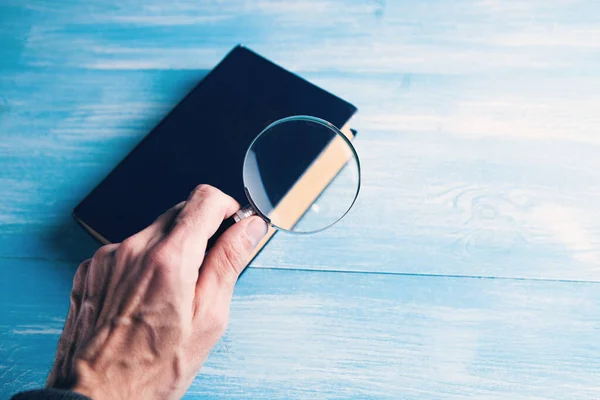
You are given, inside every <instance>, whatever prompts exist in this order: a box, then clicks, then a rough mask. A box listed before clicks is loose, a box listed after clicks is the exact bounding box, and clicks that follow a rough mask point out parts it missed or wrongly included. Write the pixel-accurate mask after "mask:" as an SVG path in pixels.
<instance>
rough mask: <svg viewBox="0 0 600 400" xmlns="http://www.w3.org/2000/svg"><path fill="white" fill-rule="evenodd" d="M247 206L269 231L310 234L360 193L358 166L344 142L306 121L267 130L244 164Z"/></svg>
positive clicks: (333, 131)
mask: <svg viewBox="0 0 600 400" xmlns="http://www.w3.org/2000/svg"><path fill="white" fill-rule="evenodd" d="M243 179H244V186H245V189H246V195H247V197H248V200H249V202H250V205H251V206H252V208H254V210H255V211H256V212H257V214H259V215H260V216H261V217H263V218H264V219H265V220H267V221H268V222H269V223H270V224H271V225H272V226H273V227H275V228H277V229H279V230H285V231H288V232H292V233H314V232H318V231H321V230H323V229H326V228H328V227H330V226H331V225H333V224H335V223H336V222H337V221H339V220H340V219H341V218H342V217H343V216H344V215H346V213H347V212H348V211H349V210H350V208H351V207H352V206H353V204H354V202H355V200H356V197H357V196H358V192H359V190H360V163H359V160H358V155H357V154H356V151H355V150H354V147H353V146H352V143H351V142H350V140H349V139H348V137H347V136H346V135H345V134H344V133H342V132H341V131H339V130H338V129H337V128H336V127H335V126H333V125H332V124H330V123H329V122H327V121H324V120H322V119H319V118H315V117H309V116H296V117H289V118H284V119H282V120H279V121H276V122H274V123H273V124H271V125H269V126H268V127H267V128H266V129H265V130H264V131H262V132H261V133H260V135H258V137H257V138H256V139H255V140H254V141H253V142H252V144H251V145H250V147H249V149H248V151H247V153H246V157H245V159H244V170H243Z"/></svg>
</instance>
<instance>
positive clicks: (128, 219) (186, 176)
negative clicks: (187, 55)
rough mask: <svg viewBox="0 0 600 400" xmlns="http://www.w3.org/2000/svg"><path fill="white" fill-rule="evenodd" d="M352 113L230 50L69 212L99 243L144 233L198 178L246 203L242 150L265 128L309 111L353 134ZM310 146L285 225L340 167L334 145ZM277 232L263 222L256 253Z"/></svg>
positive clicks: (252, 56) (262, 61)
mask: <svg viewBox="0 0 600 400" xmlns="http://www.w3.org/2000/svg"><path fill="white" fill-rule="evenodd" d="M356 111H357V109H356V107H355V106H354V105H352V104H350V103H349V102H347V101H345V100H343V99H341V98H339V97H337V96H335V95H333V94H331V93H329V92H327V91H326V90H324V89H321V88H319V87H317V86H315V85H313V84H311V83H310V82H308V81H306V80H304V79H302V78H300V77H299V76H297V75H295V74H293V73H291V72H289V71H287V70H285V69H284V68H282V67H280V66H278V65H276V64H274V63H273V62H271V61H269V60H267V59H266V58H264V57H262V56H260V55H258V54H257V53H255V52H253V51H252V50H250V49H248V48H246V47H244V46H241V45H240V46H236V47H234V48H233V49H232V50H231V51H230V52H229V53H228V54H227V55H226V56H225V58H224V59H223V60H221V62H219V64H218V65H217V66H216V67H215V68H214V69H213V70H212V71H211V72H209V74H208V75H207V76H206V77H204V79H202V80H201V81H200V82H199V83H198V84H197V85H196V87H194V88H193V89H192V90H191V91H190V93H189V94H188V95H187V96H186V97H185V98H184V99H183V100H182V101H181V102H180V103H179V104H177V105H176V106H175V107H174V108H173V110H171V111H170V112H169V113H168V114H167V116H166V117H165V118H164V119H163V120H162V121H161V122H160V123H158V125H157V126H156V127H154V128H153V129H152V131H151V132H150V133H149V134H148V135H147V136H146V137H145V138H144V139H143V140H142V141H141V142H140V143H139V144H138V145H137V146H136V147H135V148H134V149H133V150H132V151H131V152H130V153H129V154H128V155H127V156H126V157H125V158H124V159H123V160H122V161H121V162H120V163H119V164H118V165H117V166H116V167H115V168H114V169H113V170H112V171H111V172H110V173H109V174H108V176H106V178H104V180H102V182H100V184H98V185H97V186H96V187H95V188H94V189H93V190H92V192H91V193H90V194H89V195H88V196H86V197H85V198H84V199H83V200H82V201H81V203H79V204H78V205H77V206H76V207H75V209H74V210H73V216H74V218H75V219H76V220H77V222H78V223H79V224H80V225H81V226H82V227H83V228H84V229H85V230H87V231H88V232H89V233H90V234H91V235H92V236H93V237H95V238H96V239H97V240H99V241H100V242H101V243H104V244H106V243H119V242H121V241H123V240H124V239H125V238H127V237H129V236H131V235H133V234H135V233H137V232H139V231H140V230H142V229H144V228H145V227H146V226H148V225H149V224H151V223H152V222H153V221H154V220H155V219H156V217H158V216H159V215H160V214H162V213H164V212H165V211H166V210H167V209H169V208H170V207H172V206H173V205H175V204H177V203H179V202H181V201H182V200H185V199H186V198H187V196H188V195H189V193H190V192H191V191H192V189H193V188H194V187H195V186H197V185H198V184H201V183H204V184H209V185H212V186H215V187H217V188H219V189H220V190H222V191H223V192H225V193H227V194H228V195H230V196H231V197H233V198H234V199H235V200H237V201H238V202H239V203H240V204H241V205H242V206H245V205H246V204H247V203H248V201H247V199H246V195H245V191H244V184H243V180H242V168H243V161H244V156H245V154H246V150H247V148H248V146H249V145H250V143H251V142H252V140H253V139H254V138H255V137H256V136H257V135H258V134H259V133H260V132H261V131H262V130H263V129H264V128H265V127H267V126H268V125H269V124H270V123H272V122H274V121H276V120H278V119H281V118H284V117H288V116H292V115H311V116H315V117H319V118H322V119H324V120H327V121H329V122H331V123H332V124H333V125H335V126H336V127H338V128H340V129H341V130H342V132H343V133H344V134H345V135H346V136H347V137H348V138H350V139H352V138H353V137H354V135H355V133H356V132H355V131H352V130H350V128H349V126H348V122H349V120H350V118H351V117H352V116H353V115H354V113H355V112H356ZM313 150H314V151H307V152H299V153H298V154H304V157H309V158H310V157H312V156H310V154H314V155H315V157H317V156H318V158H319V160H315V159H307V160H304V161H305V163H306V166H307V167H308V166H309V165H310V168H309V169H308V170H307V173H306V174H305V175H303V177H302V183H301V184H300V185H298V184H296V185H295V186H294V190H289V191H288V190H284V193H285V192H288V193H287V195H286V196H285V198H284V199H282V201H281V204H280V207H290V205H293V207H294V209H295V210H298V211H297V212H296V213H295V214H294V213H290V218H291V220H290V221H288V222H289V223H290V225H293V223H294V222H296V221H294V220H293V219H294V218H296V220H297V219H298V218H300V217H301V215H302V214H303V212H304V210H306V209H307V208H308V207H309V206H310V205H311V204H312V202H313V201H314V199H316V198H317V197H318V195H319V194H320V193H321V191H322V190H324V189H325V187H326V186H327V184H328V183H329V182H330V181H331V180H332V179H333V178H334V177H335V176H336V174H337V173H338V172H339V171H340V168H342V166H343V162H340V159H339V154H336V153H335V151H334V150H331V149H329V148H328V149H327V150H328V151H323V150H324V149H313ZM306 154H308V156H307V155H306ZM296 156H297V155H296ZM336 160H337V161H336ZM301 161H302V160H301ZM316 161H319V162H316ZM297 187H299V188H300V189H297ZM288 189H290V188H288ZM286 204H287V205H286ZM274 233H275V231H274V230H273V229H272V228H270V229H269V232H268V233H267V235H266V237H265V238H264V239H263V241H262V242H261V243H260V244H259V246H258V247H257V249H256V251H255V254H254V255H256V254H257V253H258V252H259V251H260V249H262V247H263V246H264V245H265V244H266V243H267V242H268V241H269V240H270V239H271V237H272V236H273V234H274ZM214 239H215V238H212V240H211V241H212V242H214ZM254 255H253V257H254Z"/></svg>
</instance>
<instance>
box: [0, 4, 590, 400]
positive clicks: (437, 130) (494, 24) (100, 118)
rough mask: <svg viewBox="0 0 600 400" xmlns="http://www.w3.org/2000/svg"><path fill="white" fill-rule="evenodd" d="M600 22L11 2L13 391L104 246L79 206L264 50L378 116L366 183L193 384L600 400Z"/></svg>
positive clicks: (2, 55)
mask: <svg viewBox="0 0 600 400" xmlns="http://www.w3.org/2000/svg"><path fill="white" fill-rule="evenodd" d="M599 27H600V5H598V4H597V2H594V1H591V0H582V1H578V2H567V1H537V0H535V1H527V2H522V1H502V2H499V1H498V2H497V1H484V0H467V1H463V2H455V1H449V0H443V1H433V2H426V3H424V2H408V1H387V2H386V1H332V2H321V1H303V2H275V1H260V2H244V1H230V2H194V1H191V0H181V1H170V2H159V1H156V0H150V1H146V2H139V3H138V2H133V1H119V2H117V1H114V0H112V1H93V0H92V1H86V2H82V1H76V0H64V1H59V2H51V1H47V0H31V1H16V0H5V1H3V2H2V3H1V4H0V299H1V304H0V310H1V313H0V339H1V340H0V397H2V398H4V397H6V396H7V395H8V394H9V393H11V392H14V391H15V390H18V389H19V388H29V387H35V386H39V385H41V384H43V382H44V378H45V375H46V373H47V371H48V369H49V366H50V363H51V360H52V356H53V352H54V348H55V345H56V341H57V339H58V335H59V333H60V329H61V327H62V322H63V320H64V317H65V313H66V310H67V303H68V291H69V287H70V282H71V279H72V275H73V272H74V270H75V268H76V266H77V264H78V262H79V261H81V260H82V259H84V258H87V257H89V256H90V255H91V254H93V251H94V249H95V248H96V247H97V244H96V243H95V242H94V241H93V240H91V239H90V238H88V237H87V236H86V234H85V233H84V232H82V231H81V229H80V228H79V227H77V226H76V225H75V224H74V222H73V221H72V220H71V218H70V211H71V209H72V207H73V206H74V205H75V204H76V203H77V202H78V201H79V200H80V199H81V198H82V197H83V196H84V195H85V194H86V193H87V192H88V191H89V190H90V189H91V188H92V187H93V186H94V185H95V184H97V183H98V181H99V180H100V179H101V178H102V177H103V176H104V175H105V174H106V173H107V172H108V171H109V170H110V169H111V168H112V167H113V166H114V165H115V164H116V163H117V162H118V161H119V160H120V159H121V158H122V157H123V156H124V155H125V154H127V153H128V151H129V150H130V149H131V148H132V147H133V146H134V145H135V144H136V143H137V142H138V141H139V140H140V139H141V138H142V137H143V136H144V135H145V134H146V133H147V132H148V131H149V129H151V127H152V126H153V125H154V124H156V123H157V122H158V121H159V120H160V119H161V117H162V116H163V115H164V114H165V113H166V112H167V111H168V110H169V109H170V108H171V107H172V106H173V105H174V104H175V103H176V102H177V101H178V100H179V99H181V97H182V96H183V95H184V94H185V93H186V92H187V90H189V88H191V87H192V86H193V85H194V84H195V82H197V81H198V80H199V79H200V78H201V77H202V76H203V75H204V74H205V73H206V71H207V70H209V69H210V68H212V67H213V66H214V65H215V63H216V62H218V60H219V59H221V58H222V57H223V56H224V54H225V53H226V52H227V51H228V50H229V49H230V48H231V47H232V46H233V45H235V44H237V43H244V44H246V45H248V46H249V47H251V48H253V49H254V50H256V51H258V52H259V53H261V54H264V55H265V56H267V57H269V58H271V59H273V60H274V61H276V62H277V63H279V64H281V65H282V66H284V67H286V68H288V69H291V70H293V71H295V72H297V73H299V74H300V75H302V76H304V77H306V78H308V79H309V80H311V81H313V82H315V83H316V84H319V85H321V86H323V87H325V88H326V89H328V90H331V91H333V92H334V93H336V94H338V95H340V96H342V97H344V98H347V99H348V100H350V101H352V102H353V103H355V104H356V105H357V106H358V107H359V114H358V115H357V117H356V118H355V119H353V122H352V125H353V127H355V128H357V129H358V130H359V132H360V133H359V137H358V139H357V141H356V145H357V149H358V151H359V152H360V155H361V157H362V164H363V166H364V170H363V173H364V182H365V185H364V190H363V192H362V193H361V197H360V199H359V203H358V204H357V206H356V208H355V209H354V210H353V211H352V212H351V213H350V215H349V216H348V217H347V218H346V219H345V220H344V221H343V222H342V223H340V224H339V225H338V226H336V227H334V228H332V229H331V230H329V231H326V232H323V233H321V234H319V235H317V236H307V237H293V236H286V235H278V236H277V237H276V238H275V239H274V240H273V241H272V242H271V243H270V244H269V246H268V248H267V249H266V250H265V251H264V252H263V253H262V254H261V256H260V257H259V258H258V259H257V260H256V261H255V263H254V264H253V266H252V267H253V269H252V270H251V271H249V272H248V273H247V274H246V275H245V276H244V278H243V280H242V281H241V283H240V286H239V287H238V289H237V291H236V294H235V300H234V306H233V310H232V321H231V325H230V329H229V330H228V333H227V334H226V336H225V338H224V339H223V340H222V341H221V342H220V344H219V345H218V347H217V348H216V349H215V351H214V352H213V354H212V355H211V357H210V358H209V360H208V362H207V364H206V366H205V368H204V370H203V373H202V374H201V375H200V376H199V377H198V379H197V380H196V381H195V383H194V385H193V386H192V388H191V390H190V393H189V396H190V397H194V396H197V397H201V398H315V397H316V398H409V399H413V398H414V399H430V398H431V399H438V398H462V397H464V396H472V397H476V398H492V399H494V398H497V399H505V398H510V399H521V398H523V399H524V398H534V399H556V398H569V399H597V398H599V397H600V392H599V387H600V385H599V384H598V375H599V372H600V371H599V369H600V367H599V365H600V361H599V360H600V348H599V347H598V337H599V336H600V321H599V307H600V298H599V295H598V283H596V282H598V281H600V211H598V202H599V200H600V134H599V132H598V129H599V128H598V127H599V126H600V113H599V112H598V110H599V109H600V95H599V93H600V28H599ZM327 271H333V272H327ZM473 277H487V278H485V279H478V278H473ZM574 281H580V282H574Z"/></svg>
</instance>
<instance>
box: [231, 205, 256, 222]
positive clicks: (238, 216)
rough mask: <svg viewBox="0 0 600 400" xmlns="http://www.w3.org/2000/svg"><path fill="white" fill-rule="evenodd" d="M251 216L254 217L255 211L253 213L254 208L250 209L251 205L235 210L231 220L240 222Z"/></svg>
mask: <svg viewBox="0 0 600 400" xmlns="http://www.w3.org/2000/svg"><path fill="white" fill-rule="evenodd" d="M253 215H256V211H254V208H252V206H251V205H247V206H246V207H244V208H240V209H239V210H237V211H236V213H235V214H233V216H232V217H231V218H233V219H234V220H235V222H240V221H241V220H243V219H245V218H248V217H251V216H253Z"/></svg>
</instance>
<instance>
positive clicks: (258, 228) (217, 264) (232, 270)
mask: <svg viewBox="0 0 600 400" xmlns="http://www.w3.org/2000/svg"><path fill="white" fill-rule="evenodd" d="M267 228H268V227H267V224H266V222H265V221H263V220H262V219H261V218H260V217H256V216H253V217H250V218H246V219H243V220H241V221H240V222H237V223H235V224H234V225H233V226H231V227H230V228H229V229H227V230H226V231H225V232H224V233H223V234H222V235H221V236H220V237H219V239H218V240H217V241H216V243H215V245H214V246H213V247H212V248H211V249H210V251H209V252H208V254H207V255H206V257H205V258H204V262H203V263H202V268H201V269H200V275H199V276H198V283H197V285H196V286H197V287H196V295H197V296H196V298H198V297H199V296H198V294H201V296H200V297H204V298H206V296H207V295H209V294H211V295H216V296H220V295H225V296H228V297H231V295H232V293H233V288H234V286H235V283H236V281H237V278H238V277H239V275H240V274H241V272H242V271H243V270H244V268H245V267H246V265H247V264H248V261H249V258H250V255H251V254H252V252H253V251H254V249H255V248H256V246H257V245H258V243H259V242H260V240H261V239H262V238H263V237H264V236H265V235H266V233H267ZM198 291H200V293H198Z"/></svg>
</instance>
